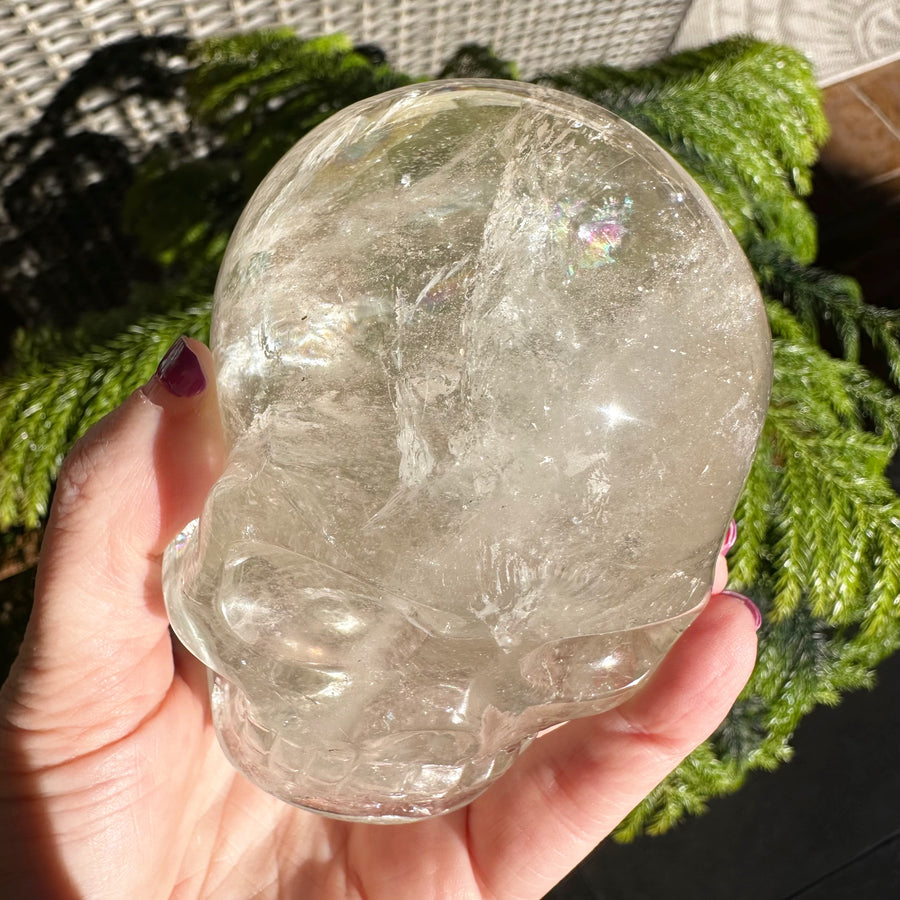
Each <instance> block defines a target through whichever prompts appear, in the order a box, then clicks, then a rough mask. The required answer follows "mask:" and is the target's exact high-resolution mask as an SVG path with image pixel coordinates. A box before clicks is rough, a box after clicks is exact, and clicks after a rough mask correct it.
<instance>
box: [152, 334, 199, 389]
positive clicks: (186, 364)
mask: <svg viewBox="0 0 900 900" xmlns="http://www.w3.org/2000/svg"><path fill="white" fill-rule="evenodd" d="M154 378H155V379H156V380H157V381H158V382H159V383H160V384H162V385H163V386H164V387H165V388H166V389H167V390H168V391H169V393H171V394H174V395H175V396H176V397H196V396H197V394H200V393H202V392H203V390H204V388H205V387H206V376H205V375H204V374H203V368H202V366H201V365H200V360H199V359H198V358H197V354H196V353H194V351H193V350H191V348H190V347H189V346H188V342H187V341H186V340H185V339H184V338H183V337H180V338H178V340H177V341H175V343H174V344H172V346H171V347H170V348H169V350H168V352H167V353H166V355H165V356H164V357H163V358H162V361H161V362H160V364H159V367H158V368H157V370H156V375H155V376H154Z"/></svg>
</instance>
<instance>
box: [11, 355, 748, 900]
mask: <svg viewBox="0 0 900 900" xmlns="http://www.w3.org/2000/svg"><path fill="white" fill-rule="evenodd" d="M173 349H174V351H175V352H170V354H169V355H167V357H166V360H165V361H164V363H163V364H162V366H161V369H160V372H158V373H157V375H156V376H154V378H153V379H151V381H150V382H148V384H147V385H145V386H144V388H142V389H141V390H139V391H136V392H135V393H134V394H133V395H132V396H131V397H130V398H129V399H128V400H127V401H126V402H125V403H124V404H123V405H122V406H121V407H120V408H119V409H117V410H116V411H114V412H113V413H111V414H110V415H109V416H107V417H106V418H105V419H104V420H103V421H102V422H100V423H98V424H97V425H96V426H95V427H94V428H92V429H91V430H90V431H89V432H88V434H87V435H85V437H84V438H83V439H82V440H81V441H79V443H78V444H77V445H76V447H75V448H74V449H73V451H72V453H71V454H70V456H69V458H68V459H67V460H66V463H65V464H64V466H63V470H62V472H61V473H60V478H59V483H58V486H57V491H56V496H55V499H54V503H53V510H52V513H51V516H50V520H49V522H48V525H47V531H46V535H45V538H44V545H43V548H42V552H41V563H40V567H39V573H38V580H37V586H36V590H35V604H34V610H33V613H32V617H31V621H30V622H29V626H28V630H27V633H26V635H25V641H24V643H23V646H22V650H21V652H20V655H19V658H18V660H17V661H16V663H15V665H14V667H13V670H12V672H11V674H10V676H9V678H8V679H7V682H6V683H5V685H4V686H3V689H2V692H0V883H2V884H3V885H4V886H5V889H6V891H7V892H8V896H10V897H14V898H19V897H22V898H25V897H27V898H44V897H46V898H54V900H67V898H75V897H79V898H81V897H84V898H91V900H99V898H105V897H110V898H117V900H119V898H125V897H127V898H137V900H144V898H156V897H177V898H193V897H215V898H236V900H242V898H249V897H311V898H316V900H327V898H332V897H333V898H339V897H340V898H343V897H367V898H369V900H377V898H382V897H383V898H390V900H402V898H404V897H411V898H416V900H421V898H425V897H428V898H431V897H434V898H445V897H454V898H463V897H464V898H478V897H491V898H504V900H505V898H510V900H511V898H526V897H530V898H539V897H541V896H542V895H543V894H544V893H545V892H546V891H547V890H548V889H549V888H550V887H551V886H552V885H553V884H555V883H556V882H557V881H559V880H560V879H561V878H562V877H563V876H564V875H565V874H566V873H567V872H568V871H569V870H570V869H571V868H573V867H574V866H575V865H576V864H577V863H578V861H579V860H580V859H581V858H582V857H584V856H585V855H586V854H587V853H588V852H589V851H590V850H591V849H592V848H593V847H594V846H595V845H596V844H597V843H598V842H599V841H600V840H602V839H603V838H604V837H605V836H606V835H607V834H608V833H609V832H610V831H611V830H612V829H613V828H614V827H615V826H616V825H617V824H618V823H619V821H620V820H621V819H622V818H623V817H624V816H625V815H626V814H627V813H628V811H629V810H630V809H632V808H633V807H634V806H635V805H636V804H637V803H638V802H640V800H641V799H642V798H643V797H644V796H645V795H646V794H647V793H648V792H649V791H650V790H651V789H652V788H653V787H654V786H655V785H656V784H657V783H658V782H659V781H660V780H662V779H663V778H664V777H665V776H666V775H667V774H668V772H670V771H671V770H672V769H673V768H674V767H675V766H676V765H677V764H678V762H680V760H681V759H683V758H684V757H685V756H686V755H687V754H688V753H689V752H690V751H691V750H692V749H693V748H694V747H695V746H696V745H697V744H699V743H700V742H702V741H703V740H704V739H705V738H706V737H707V736H708V735H709V734H710V733H711V732H712V731H713V729H714V728H715V727H716V726H717V725H718V724H719V722H720V721H721V720H722V718H723V717H724V716H725V714H726V712H727V711H728V709H729V707H730V706H731V704H732V703H733V702H734V699H735V698H736V696H737V694H738V693H739V691H740V689H741V688H742V686H743V685H744V683H745V682H746V680H747V678H748V677H749V674H750V671H751V670H752V667H753V662H754V658H755V652H756V640H755V636H754V624H755V623H754V620H753V617H752V615H751V611H748V609H747V608H746V607H745V605H744V604H742V603H739V602H735V600H734V599H733V597H729V596H728V595H727V594H722V593H720V592H721V591H722V589H723V587H724V585H725V580H726V569H725V566H724V562H723V561H722V560H720V566H719V569H718V571H717V575H716V583H715V585H714V594H713V596H712V598H711V599H710V601H709V603H708V604H707V606H706V608H705V609H704V610H703V612H702V613H701V614H700V616H699V617H698V618H697V620H696V621H695V622H694V624H693V625H692V626H691V627H690V628H689V629H688V630H687V632H685V634H684V635H683V636H682V637H681V639H680V640H679V641H678V643H677V644H676V645H675V647H674V648H673V650H672V651H671V653H670V654H669V655H668V656H667V657H666V659H665V660H664V661H663V663H662V665H661V666H660V668H659V669H658V670H657V672H656V673H655V674H654V675H653V676H652V678H651V679H650V681H649V683H648V684H647V685H646V687H645V688H644V689H642V690H641V692H640V693H638V694H637V695H636V696H635V697H634V698H633V699H631V700H630V701H628V702H627V703H625V704H624V705H623V706H620V707H619V708H617V709H614V710H612V711H610V712H608V713H605V714H603V715H599V716H595V717H592V718H586V719H579V720H576V721H573V722H570V723H568V724H566V725H563V726H561V727H559V728H557V729H555V730H553V731H551V732H549V733H547V734H545V735H543V736H542V737H540V738H538V739H537V740H536V741H535V742H534V743H533V744H532V745H531V746H530V747H529V748H528V749H527V750H526V751H525V753H524V754H523V755H522V757H521V758H520V759H519V760H518V761H517V762H516V764H515V765H514V766H513V767H512V769H511V770H510V771H509V772H508V773H507V774H506V775H504V776H503V777H502V778H501V779H500V780H499V781H498V782H496V783H495V784H494V785H493V786H492V787H491V788H489V789H488V790H487V791H486V792H485V793H484V794H483V795H482V796H480V797H479V798H478V799H476V800H475V801H474V802H473V803H471V804H470V805H469V806H467V807H465V808H464V809H461V810H458V811H456V812H454V813H450V814H448V815H445V816H440V817H436V818H433V819H428V820H425V821H422V822H419V823H415V824H409V825H399V826H398V825H394V826H385V825H368V824H353V823H346V822H339V821H335V820H332V819H327V818H324V817H322V816H317V815H314V814H312V813H308V812H305V811H303V810H299V809H295V808H294V807H291V806H288V805H286V804H284V803H282V802H281V801H279V800H276V799H275V798H273V797H270V796H269V795H268V794H265V793H264V792H262V791H261V790H259V789H258V788H256V787H255V786H254V785H252V784H251V783H250V782H248V781H247V780H246V779H245V778H243V776H241V775H240V774H238V773H237V772H236V771H235V770H234V769H233V768H232V767H231V766H230V764H229V763H228V762H227V761H226V760H225V757H224V756H223V754H222V752H221V751H220V750H219V747H218V744H217V741H216V737H215V733H214V730H213V726H212V722H211V719H210V711H209V703H208V694H207V678H206V672H205V669H204V667H203V666H202V664H201V663H199V662H198V661H197V660H195V659H194V658H193V657H191V656H190V655H189V654H188V653H187V652H186V651H185V650H184V648H182V647H181V645H180V644H179V643H178V642H177V640H175V639H174V638H172V637H171V634H170V631H169V628H168V622H167V619H166V613H165V608H164V605H163V599H162V591H161V585H160V578H161V573H160V562H161V555H162V551H163V549H164V548H165V546H166V545H167V544H168V542H169V541H170V540H171V539H172V538H173V537H174V536H175V534H177V532H178V531H179V530H180V529H181V528H182V527H183V526H184V525H185V524H186V523H187V522H188V521H189V520H190V519H192V518H194V517H196V516H197V515H198V514H199V511H200V508H201V505H202V503H203V498H204V497H205V495H206V493H207V491H208V490H209V488H210V486H211V485H212V483H213V481H214V480H215V478H216V477H217V475H218V473H219V472H220V470H221V468H222V464H223V445H222V435H221V429H220V424H219V417H218V408H217V404H216V397H215V385H214V381H213V374H212V372H213V370H212V362H211V357H210V354H209V351H208V350H207V349H206V348H205V347H204V346H203V345H202V344H199V343H197V342H196V341H191V340H186V341H183V342H182V343H180V344H176V345H175V348H173ZM179 351H180V352H179Z"/></svg>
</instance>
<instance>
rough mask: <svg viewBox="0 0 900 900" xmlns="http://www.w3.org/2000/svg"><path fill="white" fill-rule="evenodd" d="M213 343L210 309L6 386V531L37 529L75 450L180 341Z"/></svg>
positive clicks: (0, 414)
mask: <svg viewBox="0 0 900 900" xmlns="http://www.w3.org/2000/svg"><path fill="white" fill-rule="evenodd" d="M182 334H184V335H188V336H189V337H196V338H197V339H198V340H203V341H206V340H208V339H209V306H208V305H206V306H203V307H198V308H193V309H188V310H185V311H183V312H178V313H172V314H170V315H167V316H154V317H148V318H147V319H145V320H143V321H140V322H138V323H136V324H135V325H133V326H131V327H130V328H128V329H127V330H126V331H125V332H123V333H122V334H120V335H117V336H116V337H114V338H113V339H111V340H109V341H106V342H105V343H103V344H98V345H95V346H92V347H91V348H90V349H88V350H87V351H85V352H83V353H80V354H75V353H70V354H69V355H62V356H58V357H57V358H56V359H55V361H54V362H53V363H52V364H49V365H47V364H44V365H41V366H34V367H32V369H31V371H30V372H27V373H26V372H23V371H19V372H17V373H16V374H14V375H12V376H9V377H6V378H4V379H0V459H2V460H3V467H2V469H0V529H7V528H11V527H13V526H16V525H24V526H25V527H27V528H36V527H37V526H38V525H39V524H40V522H41V520H42V519H43V518H44V517H45V516H46V514H47V503H48V500H49V496H50V489H51V485H52V482H53V479H54V478H55V477H56V473H57V472H58V471H59V466H60V465H61V463H62V460H63V457H64V456H65V454H66V452H67V451H68V449H69V447H71V445H72V444H73V443H74V442H75V441H76V440H77V439H78V438H79V437H80V436H81V435H82V434H83V433H84V432H85V431H86V430H87V429H88V428H89V427H90V426H91V425H92V424H93V423H94V422H96V421H97V420H98V419H100V418H102V417H103V416H104V415H106V414H107V413H108V412H110V411H112V410H113V409H115V408H116V407H117V406H118V405H119V404H120V403H121V402H122V401H123V400H124V399H125V398H126V397H127V396H128V395H129V394H130V393H131V392H132V391H133V390H135V389H136V388H137V387H139V386H140V385H142V384H144V383H145V382H146V381H148V380H149V379H150V377H151V376H152V375H153V372H154V371H155V370H156V366H157V365H158V363H159V360H160V359H161V358H162V356H163V354H164V353H165V351H166V349H167V348H168V347H169V346H170V345H171V344H172V343H173V342H174V341H175V339H176V338H177V337H178V336H179V335H182Z"/></svg>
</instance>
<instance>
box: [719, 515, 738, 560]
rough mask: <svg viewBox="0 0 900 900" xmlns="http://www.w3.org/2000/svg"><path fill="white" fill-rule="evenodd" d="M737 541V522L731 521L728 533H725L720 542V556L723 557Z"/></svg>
mask: <svg viewBox="0 0 900 900" xmlns="http://www.w3.org/2000/svg"><path fill="white" fill-rule="evenodd" d="M735 541H737V522H735V521H734V519H732V520H731V524H730V525H729V526H728V531H726V532H725V540H724V541H723V542H722V555H723V556H724V555H725V554H726V553H727V552H728V551H729V550H730V549H731V548H732V547H733V546H734V544H735Z"/></svg>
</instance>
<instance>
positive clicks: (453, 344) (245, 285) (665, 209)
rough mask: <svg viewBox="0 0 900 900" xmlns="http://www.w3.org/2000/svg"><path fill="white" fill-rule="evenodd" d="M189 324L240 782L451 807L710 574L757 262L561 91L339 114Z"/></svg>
mask: <svg viewBox="0 0 900 900" xmlns="http://www.w3.org/2000/svg"><path fill="white" fill-rule="evenodd" d="M211 343H212V347H213V352H214V357H215V361H216V367H217V374H218V385H219V398H220V408H221V414H222V419H223V423H224V427H225V431H226V438H227V441H228V445H229V448H230V454H229V457H228V462H227V467H226V470H225V472H224V474H223V476H222V477H221V479H220V480H219V481H218V483H217V484H216V485H215V486H214V487H213V489H212V491H211V492H210V494H209V496H208V498H207V500H206V504H205V507H204V509H203V512H202V515H201V517H200V518H199V519H198V520H197V521H195V522H193V523H191V525H189V526H188V527H187V528H186V529H185V531H184V532H182V534H180V535H179V536H178V538H177V539H176V540H175V541H174V542H173V544H172V545H171V546H170V547H169V548H168V550H167V552H166V555H165V559H164V590H165V596H166V603H167V608H168V612H169V616H170V619H171V623H172V626H173V628H174V631H175V633H176V634H177V635H178V637H179V638H180V640H181V641H182V642H183V643H184V644H185V645H186V646H187V648H188V649H189V650H190V651H191V652H192V653H193V654H194V655H196V656H197V657H198V658H199V659H200V660H202V661H203V662H204V663H205V665H206V666H207V667H208V669H209V670H210V677H211V681H210V684H211V688H210V689H211V704H212V712H213V717H214V722H215V726H216V730H217V733H218V736H219V740H220V743H221V744H222V747H223V749H224V751H225V753H226V755H227V756H228V757H229V759H230V760H231V761H232V763H233V764H234V765H235V766H236V767H237V768H238V769H239V770H240V771H241V772H243V773H244V774H245V775H246V776H247V777H248V778H249V779H251V780H252V781H253V782H255V783H256V784H257V785H259V786H260V787H262V788H263V789H264V790H266V791H268V792H270V793H272V794H274V795H276V796H277V797H280V798H281V799H283V800H285V801H287V802H289V803H292V804H295V805H298V806H301V807H304V808H307V809H311V810H315V811H318V812H323V813H325V814H328V815H331V816H335V817H340V818H347V819H368V820H373V821H383V822H398V821H408V820H413V819H418V818H422V817H425V816H429V815H433V814H437V813H442V812H447V811H449V810H452V809H455V808H457V807H459V806H461V805H463V804H465V803H467V802H469V801H470V800H472V799H473V798H474V797H475V796H477V795H478V794H479V793H480V792H481V791H483V790H484V789H485V788H486V787H487V786H488V785H489V784H490V783H491V781H492V780H494V779H496V778H497V777H499V776H500V775H501V774H502V773H503V772H504V771H505V770H506V769H507V768H508V767H509V766H510V764H511V763H512V762H513V761H514V759H515V757H516V755H517V754H518V753H520V752H521V750H522V749H523V748H524V747H525V746H526V745H527V744H528V743H529V742H530V740H531V739H532V738H533V737H534V736H535V735H536V734H538V733H539V732H540V731H541V730H542V729H545V728H547V727H549V726H552V725H555V724H557V723H560V722H563V721H565V720H568V719H571V718H575V717H579V716H586V715H591V714H594V713H598V712H601V711H603V710H606V709H608V708H610V707H612V706H614V705H616V704H618V703H620V702H622V701H623V700H624V699H625V698H627V697H628V696H629V695H630V694H631V693H632V692H633V691H634V690H635V689H637V688H638V687H639V685H640V684H641V682H642V681H643V680H644V679H646V677H647V676H648V674H649V673H650V672H652V670H653V669H654V667H655V666H656V665H657V664H658V662H659V661H660V659H661V658H662V657H663V656H664V654H665V653H666V651H667V650H668V649H669V648H670V647H671V645H672V644H673V643H674V641H675V640H676V638H677V637H678V635H679V634H680V633H681V632H682V631H683V630H684V629H685V628H686V627H687V626H688V624H689V623H690V622H691V621H692V619H693V617H694V616H695V615H696V614H697V612H698V611H699V608H700V607H702V604H703V603H704V600H705V599H706V597H707V596H708V594H709V591H710V585H711V582H712V575H713V570H714V565H715V560H716V556H717V553H718V550H719V547H720V544H721V541H722V536H723V534H724V532H725V528H726V525H727V523H728V520H729V518H730V516H731V514H732V512H733V509H734V506H735V504H736V502H737V499H738V496H739V493H740V490H741V487H742V485H743V482H744V480H745V478H746V476H747V473H748V471H749V466H750V462H751V459H752V456H753V453H754V449H755V446H756V442H757V440H758V437H759V434H760V431H761V427H762V422H763V418H764V415H765V410H766V405H767V401H768V393H769V388H770V383H771V374H772V373H771V345H770V338H769V332H768V327H767V323H766V318H765V314H764V309H763V306H762V303H761V300H760V297H759V294H758V291H757V288H756V285H755V281H754V278H753V275H752V272H751V270H750V268H749V266H748V264H747V262H746V260H745V258H744V257H743V255H742V253H741V251H740V249H739V247H738V245H737V242H736V241H735V240H734V238H733V237H732V235H731V233H730V232H729V231H728V229H727V227H726V226H725V225H724V224H723V222H722V221H721V219H720V218H719V216H718V214H717V213H716V212H715V210H714V208H713V207H712V205H711V204H710V202H709V201H708V199H707V198H706V196H705V195H704V194H703V193H702V191H701V190H700V188H699V187H698V186H697V185H696V184H695V183H694V182H693V181H692V179H691V178H690V177H689V176H688V175H687V174H686V173H685V172H684V171H683V170H682V169H681V168H680V167H679V166H678V164H677V163H675V162H674V161H673V160H672V159H671V158H670V157H669V156H668V155H667V154H666V153H664V151H662V150H661V149H660V148H659V147H657V146H656V145H655V144H654V143H653V142H652V141H650V140H649V139H648V138H647V137H646V136H644V135H643V134H642V133H640V132H639V131H637V130H636V129H635V128H633V127H632V126H630V125H628V124H627V123H625V122H623V121H622V120H620V119H618V118H617V117H616V116H614V115H612V114H611V113H609V112H607V111H605V110H603V109H601V108H599V107H597V106H595V105H593V104H591V103H588V102H587V101H584V100H581V99H578V98H575V97H572V96H569V95H567V94H563V93H560V92H557V91H552V90H549V89H545V88H540V87H536V86H531V85H522V84H516V83H512V82H500V81H489V80H472V81H458V82H433V83H430V84H418V85H413V86H410V87H406V88H400V89H398V90H395V91H391V92H389V93H387V94H383V95H380V96H377V97H374V98H371V99H368V100H365V101H363V102H361V103H357V104H356V105H354V106H352V107H350V108H348V109H346V110H344V111H343V112H341V113H339V114H337V115H335V116H333V117H332V118H330V119H328V120H327V121H326V122H325V123H324V124H323V125H321V126H319V127H318V128H317V129H316V130H314V131H313V132H312V133H310V134H309V135H308V136H307V137H305V138H304V139H303V140H302V141H300V142H299V143H298V144H297V145H296V146H295V147H294V148H293V149H292V150H291V151H290V152H289V153H287V155H286V156H285V157H284V158H283V159H282V160H281V161H280V162H279V163H278V164H277V165H276V167H275V168H274V169H273V170H272V172H271V173H270V174H269V175H268V176H267V178H266V179H265V180H264V182H263V183H262V185H261V186H260V187H259V188H258V190H257V191H256V193H255V195H254V196H253V198H252V200H251V201H250V203H249V205H248V206H247V208H246V210H245V211H244V213H243V215H242V217H241V219H240V222H239V223H238V225H237V228H236V230H235V232H234V234H233V236H232V238H231V242H230V244H229V246H228V250H227V253H226V256H225V259H224V261H223V264H222V268H221V271H220V275H219V279H218V283H217V286H216V296H215V304H214V312H213V325H212V337H211Z"/></svg>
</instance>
